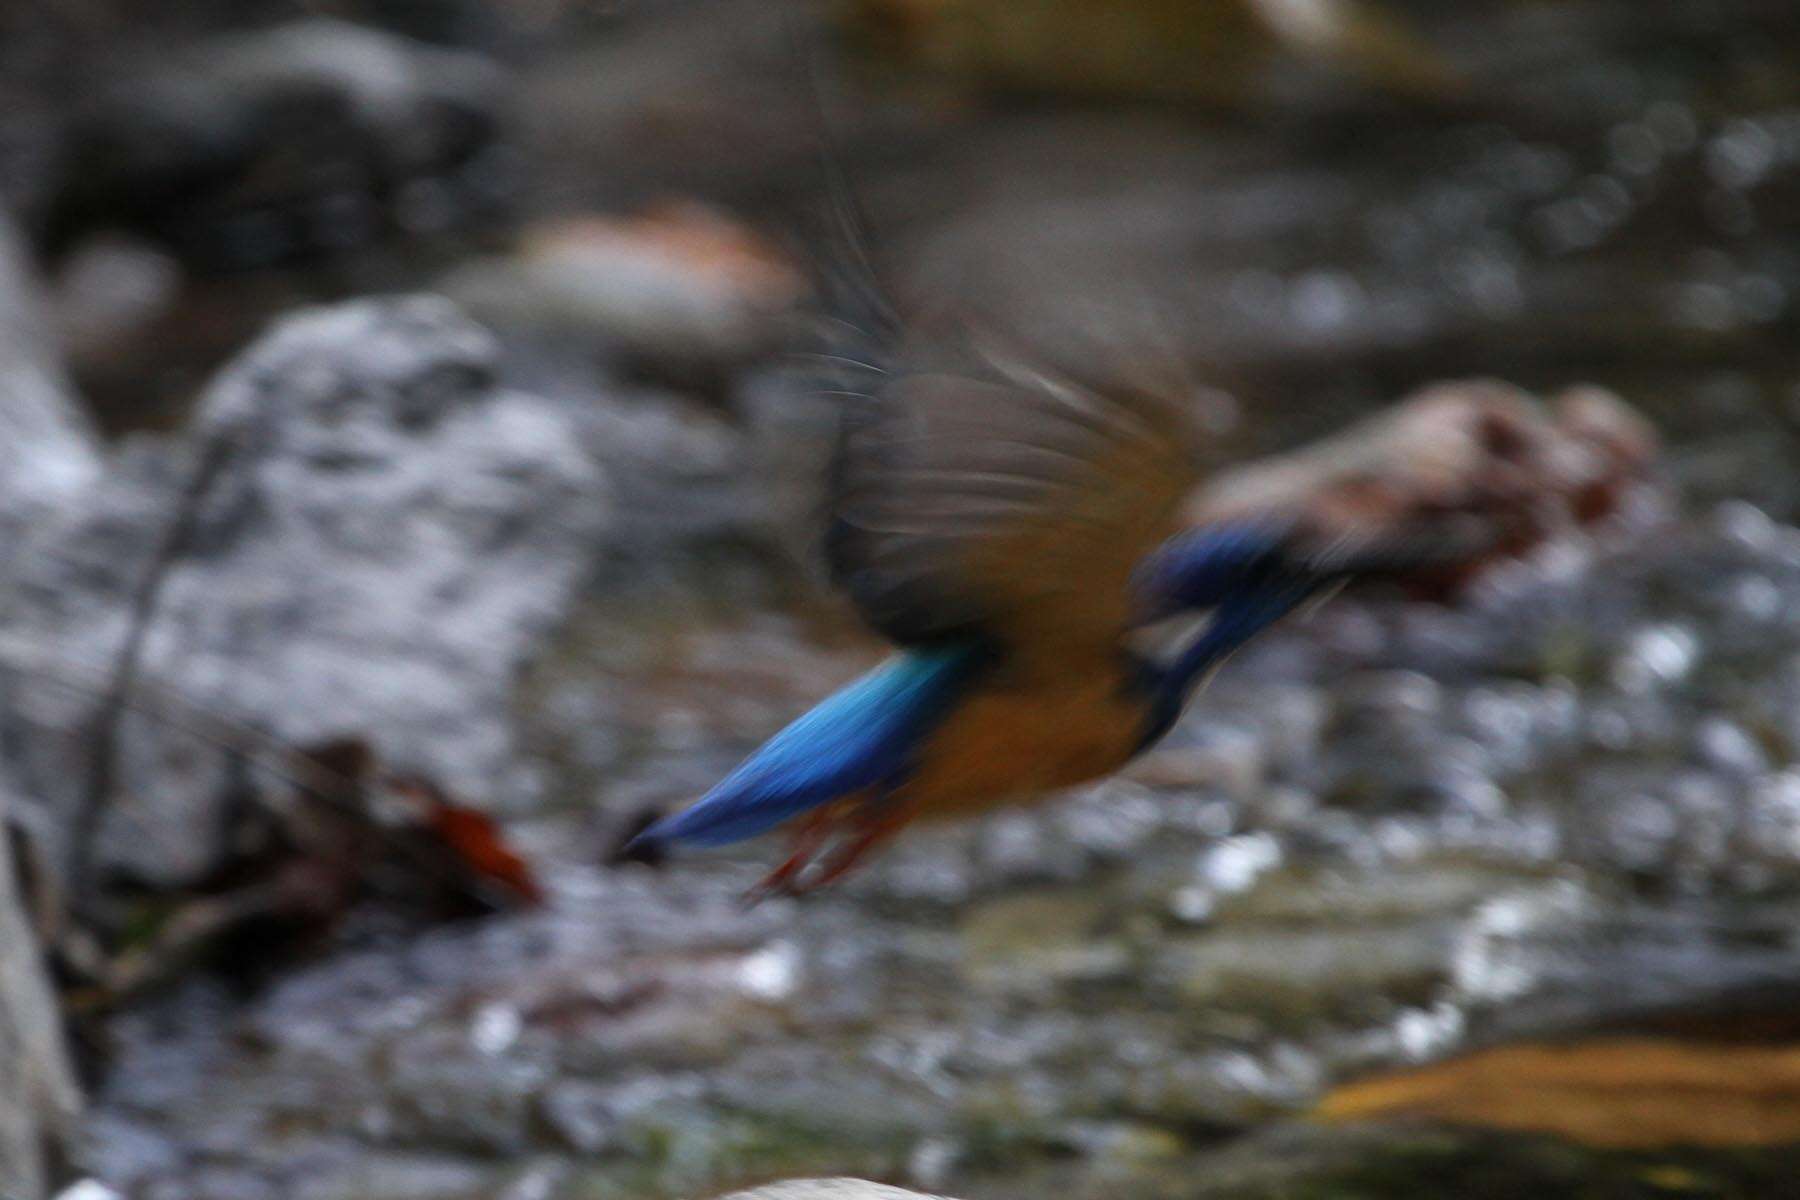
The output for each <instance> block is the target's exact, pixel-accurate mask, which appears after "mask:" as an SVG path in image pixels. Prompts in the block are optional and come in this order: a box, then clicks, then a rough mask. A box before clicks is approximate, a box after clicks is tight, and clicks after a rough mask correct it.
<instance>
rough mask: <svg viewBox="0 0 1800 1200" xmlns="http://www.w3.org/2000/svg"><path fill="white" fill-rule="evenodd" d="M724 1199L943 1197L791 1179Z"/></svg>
mask: <svg viewBox="0 0 1800 1200" xmlns="http://www.w3.org/2000/svg"><path fill="white" fill-rule="evenodd" d="M725 1200H945V1198H944V1197H941V1196H925V1195H922V1194H921V1193H919V1192H906V1191H902V1190H900V1189H899V1188H895V1187H886V1186H884V1185H882V1184H879V1183H869V1182H868V1181H867V1180H862V1179H793V1180H789V1181H788V1182H787V1183H772V1184H770V1185H769V1186H768V1187H760V1188H756V1189H755V1190H753V1191H748V1192H737V1193H734V1194H733V1195H730V1196H727V1197H725Z"/></svg>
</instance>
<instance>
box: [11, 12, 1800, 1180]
mask: <svg viewBox="0 0 1800 1200" xmlns="http://www.w3.org/2000/svg"><path fill="white" fill-rule="evenodd" d="M809 63H810V66H809ZM1797 68H1800V6H1796V5H1794V4H1792V3H1791V2H1777V0H1684V2H1677V0H1668V2H1654V0H1653V2H1646V0H1482V2H1479V3H1465V4H1457V5H1445V4H1432V3H1425V2H1423V0H1209V2H1204V3H1199V2H1196V3H1175V2H1173V0H1118V2H1115V3H1111V4H1104V5H1101V4H1094V3H1086V2H1083V0H1004V2H1002V0H844V2H842V3H836V4H825V5H812V4H803V3H798V2H794V3H790V2H788V0H757V2H749V0H645V2H641V3H631V2H620V3H595V2H583V0H489V2H486V3H481V2H477V0H338V2H331V0H316V2H312V3H307V2H302V0H197V2H194V3H187V4H181V5H167V4H152V3H141V2H134V0H78V2H59V3H54V4H52V3H48V2H44V3H26V4H14V5H8V6H6V7H5V9H4V11H0V205H3V207H4V216H3V217H0V221H3V222H4V224H3V226H0V820H3V821H4V824H3V825H0V828H4V829H9V830H10V832H11V835H12V844H13V850H14V853H13V854H12V855H11V856H5V855H0V968H4V969H3V970H0V1079H7V1080H16V1081H17V1083H16V1084H12V1083H9V1084H8V1085H7V1087H5V1088H0V1190H4V1189H5V1188H7V1187H10V1188H11V1189H12V1190H13V1191H14V1192H16V1193H17V1194H18V1195H19V1196H20V1197H22V1198H25V1200H36V1198H37V1197H38V1196H40V1195H42V1196H48V1195H54V1194H57V1193H58V1191H59V1190H63V1189H66V1193H65V1194H67V1195H68V1196H70V1197H71V1198H72V1200H105V1197H108V1196H115V1195H116V1196H121V1197H130V1198H137V1197H144V1198H146V1200H177V1198H179V1200H240V1198H242V1200H261V1198H264V1197H290V1196H291V1197H304V1198H306V1200H451V1198H457V1200H461V1198H476V1197H481V1198H487V1197H503V1198H506V1200H575V1198H584V1200H585V1198H592V1200H687V1198H694V1200H698V1198H700V1197H706V1196H715V1195H719V1194H721V1193H723V1192H726V1191H729V1190H731V1189H733V1188H736V1187H742V1186H748V1185H752V1184H756V1183H760V1182H765V1181H768V1180H773V1179H779V1178H785V1177H790V1176H805V1175H827V1174H840V1173H849V1174H858V1175H865V1176H868V1177H870V1178H875V1179H881V1180H886V1181H889V1182H892V1183H895V1184H901V1185H905V1186H908V1187H913V1188H917V1189H919V1190H922V1191H941V1192H943V1193H946V1194H949V1195H954V1196H958V1197H962V1198H964V1200H1015V1198H1017V1200H1023V1198H1025V1197H1033V1196H1039V1195H1043V1194H1045V1193H1047V1192H1049V1191H1051V1190H1052V1189H1054V1190H1055V1191H1056V1192H1057V1193H1058V1194H1060V1195H1062V1196H1065V1197H1067V1198H1068V1200H1086V1198H1093V1200H1098V1198H1101V1197H1105V1198H1107V1200H1137V1198H1143V1200H1170V1198H1174V1200H1179V1198H1182V1197H1193V1198H1196V1200H1198V1198H1207V1200H1213V1198H1218V1200H1225V1198H1237V1197H1245V1198H1248V1197H1294V1198H1296V1200H1300V1198H1305V1200H1311V1198H1314V1197H1317V1198H1320V1200H1324V1198H1327V1197H1330V1198H1337V1197H1351V1198H1362V1197H1367V1198H1370V1200H1381V1198H1386V1197H1402V1196H1417V1195H1423V1194H1433V1195H1455V1196H1466V1197H1472V1198H1491V1200H1504V1198H1510V1197H1516V1196H1530V1195H1568V1196H1592V1197H1607V1198H1612V1197H1638V1196H1645V1197H1656V1196H1674V1195H1693V1196H1713V1197H1746V1198H1749V1197H1755V1198H1758V1200H1763V1198H1770V1197H1775V1196H1779V1195H1785V1194H1791V1193H1792V1189H1793V1188H1794V1187H1795V1185H1794V1183H1793V1180H1794V1179H1795V1178H1796V1176H1797V1172H1800V1007H1797V1006H1796V999H1797V998H1800V769H1797V768H1796V766H1795V762H1796V759H1797V757H1800V616H1796V613H1800V530H1797V529H1796V528H1795V527H1794V524H1793V522H1795V520H1796V519H1797V518H1800V470H1796V464H1800V336H1797V335H1800V316H1797V310H1796V305H1795V298H1794V293H1795V289H1796V288H1797V287H1800V215H1797V209H1796V204H1797V203H1800V69H1797ZM822 146H823V147H824V148H825V150H826V151H827V153H826V154H825V155H823V156H822V154H821V148H822ZM826 159H829V160H830V161H831V163H832V164H835V166H834V167H828V165H827V163H826V161H825V160H826ZM834 169H835V170H836V171H841V174H842V175H843V177H844V178H845V179H847V180H848V181H849V183H850V185H851V187H852V188H853V190H854V191H855V193H856V194H857V196H858V197H859V199H860V202H861V204H862V206H863V207H864V208H865V209H866V211H867V216H868V224H869V228H870V231H871V239H870V244H869V247H868V251H869V253H870V254H871V256H872V257H873V258H874V260H875V261H876V263H877V264H878V265H879V267H880V268H881V269H882V272H883V274H884V275H885V277H886V278H887V279H888V280H889V281H890V282H891V284H892V287H893V290H894V292H895V294H896V296H897V297H898V298H899V301H900V304H901V307H902V308H903V310H905V311H906V312H908V313H912V314H918V315H920V316H921V317H922V318H928V319H936V318H939V317H942V316H944V315H946V314H949V315H951V316H954V317H956V318H969V319H976V320H981V321H987V322H990V323H992V324H994V325H997V326H999V327H1002V328H1008V329H1020V330H1030V331H1033V332H1034V334H1035V335H1037V336H1040V337H1043V338H1044V339H1046V340H1047V341H1054V340H1058V339H1059V338H1060V336H1061V335H1060V333H1058V331H1065V330H1090V331H1091V330H1092V329H1094V328H1097V327H1098V328H1105V327H1107V326H1106V323H1107V322H1108V321H1109V320H1111V319H1112V315H1113V314H1118V313H1121V312H1127V313H1130V314H1133V315H1132V317H1131V323H1132V326H1133V328H1134V330H1135V331H1136V335H1137V336H1138V337H1139V338H1140V339H1141V341H1140V343H1139V344H1145V345H1148V344H1150V343H1152V342H1153V343H1154V353H1156V354H1157V355H1161V356H1166V357H1168V358H1171V359H1173V360H1175V361H1178V362H1180V363H1181V364H1183V365H1184V366H1185V368H1186V370H1187V373H1188V375H1189V376H1190V377H1191V378H1192V379H1193V380H1194V381H1195V382H1194V390H1193V403H1194V405H1195V409H1196V411H1197V412H1198V413H1199V414H1200V415H1201V417H1202V419H1203V421H1204V424H1205V426H1206V428H1207V430H1208V432H1209V435H1210V438H1209V442H1208V446H1207V455H1208V458H1209V466H1212V467H1214V468H1217V469H1218V475H1217V476H1216V479H1217V482H1216V484H1215V485H1214V486H1213V487H1212V488H1211V489H1209V490H1208V491H1207V492H1206V493H1204V494H1203V495H1202V496H1200V497H1197V498H1196V501H1195V510H1196V513H1197V514H1198V515H1202V516H1204V515H1206V514H1209V513H1218V512H1224V511H1239V510H1243V509H1245V508H1255V507H1256V506H1258V505H1259V504H1265V503H1268V502H1270V501H1271V498H1275V499H1280V500H1282V501H1285V502H1295V501H1297V502H1299V503H1302V504H1304V505H1307V506H1309V507H1311V508H1312V509H1313V510H1314V511H1316V512H1317V513H1319V514H1321V515H1322V516H1324V517H1325V518H1326V519H1338V518H1345V519H1348V518H1350V517H1354V518H1356V519H1373V520H1376V521H1381V520H1389V519H1398V518H1400V517H1404V516H1405V515H1407V514H1409V513H1412V512H1416V511H1420V510H1432V511H1436V510H1442V509H1445V508H1450V509H1457V510H1464V511H1468V512H1472V513H1475V514H1477V515H1482V516H1497V517H1503V518H1505V519H1507V520H1508V521H1509V525H1508V527H1509V528H1517V529H1520V530H1522V532H1520V533H1519V535H1518V536H1517V537H1516V538H1515V539H1514V540H1513V541H1512V542H1510V543H1509V544H1508V545H1507V546H1506V547H1505V550H1506V553H1505V554H1503V555H1496V556H1493V557H1491V558H1490V559H1489V560H1487V561H1482V562H1471V563H1467V564H1462V565H1461V566H1460V567H1459V569H1458V570H1456V571H1455V572H1451V573H1449V574H1447V575H1444V576H1441V577H1435V578H1432V579H1428V580H1418V581H1414V583H1415V586H1412V587H1409V588H1407V589H1403V590H1399V591H1396V592H1391V593H1374V592H1370V593H1363V594H1351V595H1348V596H1344V597H1342V598H1340V599H1338V600H1336V601H1334V602H1333V603H1332V604H1331V605H1330V606H1328V607H1326V608H1325V609H1323V610H1321V611H1320V612H1318V613H1316V614H1314V615H1312V616H1311V617H1309V618H1308V619H1306V620H1304V621H1294V622H1289V623H1288V624H1286V625H1284V626H1283V627H1282V628H1281V629H1279V630H1277V631H1276V632H1275V633H1274V634H1273V635H1272V636H1269V637H1267V638H1266V639H1264V640H1263V641H1262V642H1260V643H1258V644H1256V645H1255V646H1253V647H1252V648H1250V649H1249V650H1247V651H1246V652H1245V653H1244V654H1242V655H1240V656H1239V657H1238V658H1237V659H1235V660H1234V661H1233V662H1232V663H1231V665H1230V666H1229V668H1228V669H1227V670H1226V671H1225V672H1224V673H1223V674H1222V675H1221V677H1220V678H1219V679H1218V680H1217V681H1216V682H1215V684H1214V685H1213V686H1212V687H1211V689H1210V690H1209V691H1207V692H1206V693H1204V694H1203V695H1202V696H1201V697H1200V699H1199V700H1198V701H1197V703H1196V704H1195V705H1194V706H1193V710H1192V711H1191V712H1190V713H1189V715H1188V717H1187V719H1185V720H1184V721H1183V722H1182V724H1181V725H1180V726H1179V727H1178V729H1177V730H1176V731H1175V733H1174V734H1173V735H1172V736H1171V738H1170V739H1169V742H1168V743H1166V744H1165V746H1164V747H1163V748H1161V749H1159V750H1158V751H1157V752H1156V753H1155V754H1153V755H1151V756H1149V757H1147V758H1146V759H1144V760H1143V761H1142V762H1141V763H1140V764H1139V765H1138V766H1136V767H1134V768H1133V769H1132V770H1131V771H1130V772H1129V773H1128V774H1127V775H1126V776H1124V777H1122V778H1119V779H1116V780H1112V781H1108V782H1106V783H1103V784H1101V785H1098V786H1096V787H1094V788H1091V789H1087V790H1085V791H1083V792H1081V793H1079V794H1077V795H1074V796H1071V797H1069V798H1067V799H1066V800H1059V801H1056V802H1053V803H1050V804H1046V805H1043V806H1040V807H1038V808H1034V809H1031V810H1021V811H1017V812H1002V813H999V814H996V815H994V816H992V817H990V818H987V819H984V820H981V821H978V822H973V823H970V824H968V825H965V826H959V827H954V828H944V829H935V828H934V829H930V830H925V831H921V832H916V833H909V834H908V835H907V836H906V837H905V838H904V839H903V840H902V841H901V843H900V844H899V845H897V846H896V847H895V848H894V849H893V850H892V851H891V852H889V853H888V854H887V855H885V856H884V857H883V858H882V859H881V860H880V861H879V862H877V863H876V864H875V865H874V866H873V867H871V868H870V869H869V870H868V871H866V872H864V873H862V874H860V875H858V876H856V877H854V878H852V879H851V880H849V881H847V882H846V884H845V885H844V886H843V887H841V888H839V889H836V890H834V891H832V892H830V893H828V894H825V895H822V896H819V897H816V898H813V899H810V900H808V901H806V902H804V903H799V904H796V903H792V902H785V901H784V902H774V903H769V904H766V905H764V906H762V907H760V908H758V909H756V910H754V911H752V912H748V913H746V912H744V911H742V910H741V909H740V908H739V906H738V905H737V897H738V896H739V894H740V893H741V892H742V891H743V889H744V888H745V887H746V886H748V884H749V883H751V882H752V881H753V880H754V879H755V878H756V877H757V876H758V874H759V873H760V870H761V868H762V867H763V866H765V865H766V861H765V860H767V859H768V858H769V857H770V855H771V854H773V853H774V849H775V848H774V847H772V846H769V845H758V846H753V847H750V848H749V849H748V850H745V851H742V852H734V853H724V854H715V855H709V856H705V857H702V858H696V859H687V860H682V861H679V862H674V863H666V864H646V863H637V862H630V863H627V862H621V861H618V850H619V847H620V846H621V845H622V844H623V842H624V841H625V840H627V839H628V838H629V836H630V835H631V834H632V833H633V832H634V831H636V830H637V829H640V828H642V827H643V826H644V824H645V823H647V822H648V821H649V820H652V819H654V817H655V816H657V815H658V814H660V813H662V812H665V811H668V810H670V809H672V808H673V807H675V806H677V805H679V804H682V803H684V802H686V801H687V800H689V799H691V798H692V797H693V796H695V795H696V794H698V793H699V792H700V791H702V790H704V789H705V788H706V787H707V786H709V785H710V784H711V783H712V782H713V781H714V780H716V779H717V778H718V777H719V776H720V775H721V774H722V773H723V772H724V771H726V770H728V769H729V768H730V767H731V766H732V765H734V764H735V763H736V761H738V759H739V758H741V756H742V755H743V754H744V753H746V752H747V751H748V750H750V749H751V748H753V747H754V746H755V745H756V744H757V743H758V742H759V741H760V740H761V739H763V738H764V737H766V736H768V735H769V734H771V733H773V732H774V731H775V730H776V729H778V728H779V727H780V726H781V725H783V724H784V723H785V722H786V721H787V720H788V719H790V718H791V717H792V716H793V715H795V714H796V713H798V712H799V711H801V710H802V709H803V708H805V707H806V706H807V705H808V704H810V703H811V702H812V701H813V700H815V699H817V698H818V697H820V696H822V695H823V694H824V693H825V692H827V691H828V690H829V689H830V688H832V687H833V686H835V685H836V684H838V683H840V682H843V681H845V680H847V679H849V678H851V677H853V676H854V675H855V674H857V673H858V672H859V671H860V670H862V669H863V668H865V667H866V666H867V665H868V664H869V663H870V662H872V661H874V660H875V659H876V658H877V657H879V655H880V654H881V647H880V646H879V645H878V644H877V643H876V642H875V641H874V640H873V639H872V638H870V637H869V636H868V635H866V634H865V633H863V632H861V631H860V630H859V629H858V628H857V626H856V624H855V622H854V621H853V619H852V618H851V616H850V615H849V613H848V612H847V611H846V609H845V607H844V606H843V605H842V604H841V603H840V602H839V601H837V600H836V599H835V598H834V597H832V596H831V595H830V594H829V592H828V591H827V590H826V589H825V588H824V587H823V586H822V585H821V583H820V580H819V575H818V572H817V570H816V569H815V566H814V562H813V543H814V541H815V539H816V530H815V528H814V524H815V516H816V513H817V511H818V497H819V478H820V472H821V470H822V467H823V460H824V453H825V450H826V447H827V446H828V444H829V434H830V421H831V417H832V413H833V407H832V402H831V401H830V399H829V398H821V397H818V396H816V395H814V394H812V393H811V392H809V390H808V389H807V387H806V386H805V383H804V380H803V379H802V378H801V377H800V376H799V374H797V372H796V370H795V368H794V365H793V361H792V358H791V355H790V351H791V350H792V349H793V348H794V346H795V344H796V331H797V330H798V329H800V328H802V327H803V326H804V324H805V322H804V318H805V316H806V314H808V313H809V311H810V310H811V308H812V306H813V300H814V297H813V296H812V294H811V288H812V283H811V281H812V280H813V279H814V278H815V277H816V276H817V274H818V272H819V271H820V270H821V269H822V268H828V267H829V266H830V264H831V263H832V261H833V259H834V256H836V255H841V254H843V253H845V248H844V247H843V245H842V244H841V243H840V242H839V241H838V240H837V239H836V236H835V234H834V232H833V227H832V225H831V222H830V221H829V220H828V219H827V218H826V217H825V214H826V213H827V212H828V211H829V207H830V205H829V200H828V195H827V191H828V189H827V184H828V180H829V179H830V177H831V175H832V174H833V170H834ZM1131 367H1132V363H1131V362H1130V361H1129V360H1128V356H1125V355H1118V356H1114V357H1105V356H1103V357H1102V358H1101V359H1100V360H1098V361H1097V362H1096V363H1095V369H1096V371H1098V372H1100V373H1105V372H1108V371H1117V372H1119V373H1120V374H1121V375H1125V374H1128V373H1129V372H1130V369H1131ZM34 943H35V944H36V945H37V946H41V948H42V953H41V954H40V953H39V952H38V950H37V949H35V948H34Z"/></svg>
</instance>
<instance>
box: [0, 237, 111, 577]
mask: <svg viewBox="0 0 1800 1200" xmlns="http://www.w3.org/2000/svg"><path fill="white" fill-rule="evenodd" d="M55 346H56V342H55V340H54V339H53V338H52V337H51V336H50V331H49V324H48V321H47V319H46V316H45V314H44V312H43V311H42V310H41V307H40V304H39V300H38V296H37V291H36V285H35V283H34V282H33V281H32V279H31V277H30V272H29V269H28V267H27V266H26V261H25V256H24V252H23V249H22V247H21V246H20V245H19V242H18V239H17V237H16V236H15V234H14V231H13V228H12V224H11V221H10V220H8V219H7V218H6V217H5V216H4V214H0V364H4V365H3V366H0V565H3V564H5V563H6V562H7V560H8V559H9V558H10V557H11V553H12V547H13V544H14V541H15V539H16V537H17V536H18V531H19V530H20V529H22V528H23V527H24V526H25V525H26V524H28V523H29V522H30V521H31V520H32V519H34V518H35V517H37V516H40V515H42V514H43V513H46V512H51V511H54V510H55V509H56V508H58V507H59V506H61V505H63V504H66V503H68V502H70V501H71V500H73V499H74V498H75V497H76V496H77V495H79V494H80V493H81V492H82V490H83V489H85V488H86V487H87V486H88V485H90V484H91V483H92V482H93V481H94V480H95V479H96V478H97V477H98V476H99V473H100V455H99V449H98V447H97V446H96V444H95V441H94V435H93V431H92V430H91V429H90V428H89V427H88V424H87V422H86V420H85V419H84V418H83V416H82V415H81V412H80V410H79V409H78V408H77V404H76V400H75V397H74V396H73V395H71V394H70V391H69V382H68V380H67V379H66V378H65V377H64V375H63V368H62V364H61V363H60V362H59V361H58V360H57V358H56V355H55ZM0 573H3V572H0Z"/></svg>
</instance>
